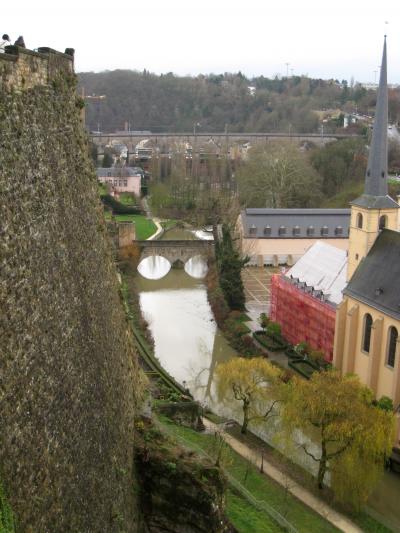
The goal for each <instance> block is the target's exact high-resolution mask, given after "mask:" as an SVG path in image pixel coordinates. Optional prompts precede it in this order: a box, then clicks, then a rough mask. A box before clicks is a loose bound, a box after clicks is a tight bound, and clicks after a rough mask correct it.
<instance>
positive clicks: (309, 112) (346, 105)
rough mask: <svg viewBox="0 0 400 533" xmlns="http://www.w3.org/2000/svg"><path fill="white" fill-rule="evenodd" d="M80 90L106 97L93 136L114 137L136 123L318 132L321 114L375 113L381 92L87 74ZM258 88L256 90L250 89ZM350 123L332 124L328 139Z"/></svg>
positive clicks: (311, 82)
mask: <svg viewBox="0 0 400 533" xmlns="http://www.w3.org/2000/svg"><path fill="white" fill-rule="evenodd" d="M79 84H80V87H84V89H85V93H86V94H87V95H91V94H96V95H105V96H106V99H105V100H103V101H102V102H101V103H100V104H96V103H93V102H91V103H88V105H87V114H86V116H87V124H88V126H89V128H90V129H92V130H95V129H97V125H98V123H100V127H101V130H102V131H105V132H113V131H116V130H121V129H123V128H124V123H125V122H129V123H130V129H131V130H144V129H145V130H151V131H153V132H164V131H180V132H182V131H193V126H194V124H199V125H198V126H197V128H198V131H207V132H211V131H224V128H225V126H226V125H227V127H228V130H229V131H231V132H239V131H243V132H248V131H253V132H260V131H263V132H265V131H268V132H274V131H281V132H285V131H291V132H299V133H300V132H316V131H318V128H319V127H320V124H321V122H320V118H321V117H320V116H319V115H318V113H316V112H315V111H316V110H323V109H328V108H330V109H341V110H344V111H349V112H350V111H354V110H358V111H359V112H367V111H368V110H370V109H371V108H373V106H374V105H375V91H367V90H366V89H364V88H362V87H361V86H360V85H358V84H355V85H354V86H348V84H347V82H345V80H343V82H342V83H339V82H338V81H337V80H336V81H334V80H329V81H324V80H316V79H310V78H307V77H301V76H293V77H290V78H282V79H278V78H275V79H268V78H264V77H262V76H261V77H258V78H253V79H247V78H246V77H245V76H243V75H242V74H241V73H240V72H239V73H237V74H223V75H222V74H221V75H213V74H210V75H207V76H204V75H199V76H197V77H179V76H175V75H174V74H172V73H168V74H161V75H155V74H151V73H149V72H147V71H143V72H137V71H129V70H114V71H106V72H100V73H93V72H87V73H80V74H79ZM250 87H251V89H250ZM398 104H399V99H398V98H397V99H396V98H393V104H392V103H391V104H390V106H389V107H390V109H389V112H390V113H391V115H392V117H391V118H392V120H396V118H397V120H398V119H399V117H400V109H399V107H400V106H399V105H398ZM342 125H343V121H342V120H340V119H338V120H336V121H335V120H331V121H330V122H329V123H328V124H326V125H324V127H326V128H327V129H326V131H328V130H331V131H332V130H336V129H338V128H340V127H341V126H342Z"/></svg>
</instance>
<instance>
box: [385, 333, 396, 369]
mask: <svg viewBox="0 0 400 533" xmlns="http://www.w3.org/2000/svg"><path fill="white" fill-rule="evenodd" d="M398 336H399V334H398V332H397V329H396V328H395V327H394V326H390V328H389V335H388V350H387V365H388V366H391V367H392V368H394V361H395V357H396V345H397V338H398Z"/></svg>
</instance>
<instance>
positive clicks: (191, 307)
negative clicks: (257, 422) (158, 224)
mask: <svg viewBox="0 0 400 533" xmlns="http://www.w3.org/2000/svg"><path fill="white" fill-rule="evenodd" d="M164 238H165V239H184V238H186V239H188V238H189V239H192V238H194V235H193V233H192V232H188V231H185V230H181V229H173V230H170V231H169V232H167V233H166V234H165V235H164ZM188 263H189V264H186V265H185V270H175V269H170V265H169V262H168V261H166V260H165V259H164V258H161V257H157V256H156V257H150V258H148V260H146V264H141V265H139V272H141V274H143V275H145V276H146V277H147V278H151V279H146V278H144V277H143V275H140V274H138V275H137V284H138V287H139V294H140V306H141V309H142V312H143V315H144V316H145V318H146V320H147V321H148V322H149V327H150V330H151V333H152V335H153V338H154V343H155V355H156V357H157V358H158V360H159V361H160V363H161V364H162V365H163V367H164V368H165V369H166V370H167V371H168V372H169V373H170V374H171V375H172V376H173V377H174V378H175V379H176V380H177V381H179V382H180V383H181V384H183V385H185V386H187V387H188V388H189V390H190V391H191V393H192V394H193V396H194V397H195V398H196V399H197V400H198V401H200V402H202V403H204V404H207V405H209V406H210V407H212V409H213V410H214V411H215V412H217V413H219V414H221V415H223V416H227V417H228V418H235V419H237V420H238V421H240V420H241V412H240V406H239V405H238V402H237V403H236V404H235V405H233V406H229V407H227V406H223V405H221V404H219V403H218V401H217V398H216V394H215V386H214V376H215V370H216V368H217V367H218V365H219V364H220V363H221V362H224V361H228V360H229V359H230V358H232V357H235V356H236V355H237V354H236V352H235V351H234V350H233V349H232V348H231V347H230V346H229V345H228V343H227V341H226V340H225V338H224V337H223V336H222V334H221V333H220V331H219V330H218V328H217V326H216V323H215V321H214V318H213V315H212V311H211V308H210V306H209V304H208V300H207V292H206V287H205V285H204V281H203V277H204V275H205V273H206V266H205V264H204V262H203V261H202V259H201V258H200V257H197V258H193V259H192V260H191V261H190V262H188ZM190 274H191V275H190ZM193 276H194V277H193ZM252 431H254V432H255V433H256V434H258V435H259V436H260V437H261V438H263V439H264V440H266V441H267V442H270V443H271V444H273V445H275V446H278V447H281V444H280V443H278V442H274V434H275V432H276V431H275V429H274V426H273V425H271V427H270V428H269V429H266V428H264V427H259V428H254V427H253V428H252ZM304 438H305V437H304V435H301V434H300V433H299V434H297V435H296V440H298V441H301V440H304ZM307 440H309V439H307ZM292 451H293V450H292ZM314 451H315V452H317V448H315V450H314ZM300 454H301V455H300ZM295 460H297V461H298V462H299V463H300V464H302V465H303V466H304V467H306V468H308V469H309V470H311V471H315V463H314V462H313V461H312V460H311V459H309V458H307V457H305V455H304V453H303V452H300V451H298V456H297V457H295ZM399 502H400V477H399V476H398V475H394V474H390V473H385V476H384V478H383V480H382V482H381V483H380V485H379V486H378V488H377V490H376V491H375V493H374V494H373V496H372V497H371V498H370V507H371V508H372V509H373V510H375V511H377V512H378V513H379V514H380V515H382V516H383V517H385V518H386V519H387V520H388V521H389V522H390V523H391V524H393V526H394V530H395V531H400V505H399Z"/></svg>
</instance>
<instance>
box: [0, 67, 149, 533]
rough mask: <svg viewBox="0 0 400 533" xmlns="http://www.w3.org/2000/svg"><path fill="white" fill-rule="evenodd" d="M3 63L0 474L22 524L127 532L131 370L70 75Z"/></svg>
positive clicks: (134, 369)
mask: <svg viewBox="0 0 400 533" xmlns="http://www.w3.org/2000/svg"><path fill="white" fill-rule="evenodd" d="M6 61H7V60H5V61H4V64H5V63H6ZM1 63H2V64H3V62H1ZM10 64H13V63H12V62H11V63H10ZM10 72H12V69H11V70H10ZM2 75H3V83H2V85H1V86H0V478H1V480H2V483H3V486H4V488H5V490H6V494H7V497H8V500H9V502H10V504H11V507H12V509H13V512H14V515H15V518H16V522H17V529H18V530H20V531H28V532H34V533H39V532H40V533H43V532H51V533H54V532H57V531H60V532H61V531H71V532H78V531H79V532H113V531H124V532H130V531H135V528H136V526H135V522H136V519H135V501H134V494H133V490H132V487H133V483H134V479H133V478H134V475H133V466H132V465H133V434H132V427H133V417H134V414H135V399H136V397H137V394H138V390H139V389H140V386H141V385H140V372H139V369H138V366H137V358H136V354H135V350H134V347H133V341H132V337H131V334H130V332H129V328H128V324H127V322H126V317H125V314H124V311H123V307H122V304H121V298H120V293H119V284H118V280H117V275H116V270H115V266H114V262H113V259H112V256H111V253H110V249H109V243H108V241H107V236H106V231H105V224H104V220H103V213H102V207H101V205H100V201H99V199H98V194H97V183H96V178H95V175H94V171H93V169H92V167H91V163H90V162H89V159H88V157H87V155H86V154H87V144H86V136H85V134H84V132H83V128H82V124H81V122H80V118H79V100H78V99H77V97H76V96H75V80H74V77H73V75H72V74H71V73H66V72H65V70H63V69H60V71H59V72H58V73H57V72H53V73H52V77H51V80H47V83H44V84H42V82H41V81H39V82H35V83H32V84H31V83H26V80H25V88H21V86H18V87H17V88H16V89H17V90H15V88H13V86H12V83H11V84H9V83H7V79H6V78H7V73H6V69H5V70H4V71H3V73H2ZM27 87H28V88H27ZM29 87H30V88H29ZM21 89H22V90H21Z"/></svg>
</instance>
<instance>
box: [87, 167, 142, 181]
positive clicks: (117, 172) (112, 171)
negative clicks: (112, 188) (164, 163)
mask: <svg viewBox="0 0 400 533" xmlns="http://www.w3.org/2000/svg"><path fill="white" fill-rule="evenodd" d="M96 174H97V177H98V178H107V177H112V178H124V177H127V176H142V175H143V170H142V169H141V168H140V167H111V168H102V167H100V168H96Z"/></svg>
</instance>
